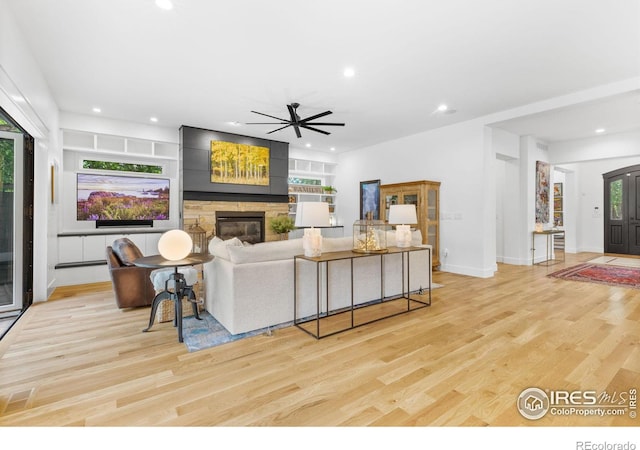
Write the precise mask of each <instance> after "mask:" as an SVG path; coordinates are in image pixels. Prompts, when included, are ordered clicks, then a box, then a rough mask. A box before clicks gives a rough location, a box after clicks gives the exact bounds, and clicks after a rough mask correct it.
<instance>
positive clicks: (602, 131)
mask: <svg viewBox="0 0 640 450" xmlns="http://www.w3.org/2000/svg"><path fill="white" fill-rule="evenodd" d="M604 132H605V129H604V128H598V129H597V130H596V133H604Z"/></svg>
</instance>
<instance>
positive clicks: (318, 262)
mask: <svg viewBox="0 0 640 450" xmlns="http://www.w3.org/2000/svg"><path fill="white" fill-rule="evenodd" d="M420 251H426V252H428V253H429V258H428V261H429V264H428V270H429V282H428V286H427V287H425V288H424V289H421V290H422V291H424V292H420V294H422V295H421V297H428V299H425V298H416V296H415V295H414V296H413V297H412V295H411V284H410V281H411V280H410V268H411V267H410V264H411V257H410V255H411V253H413V252H420ZM431 251H432V250H431V246H427V247H403V248H401V247H390V248H389V249H388V251H386V252H384V253H356V252H352V251H350V250H347V251H341V252H329V253H323V254H322V255H321V256H318V257H307V256H304V255H297V256H294V261H293V262H294V265H293V270H294V308H293V310H294V325H295V326H297V327H298V328H300V329H301V330H303V331H304V332H305V333H307V334H310V335H311V336H313V337H315V338H316V339H321V338H324V337H328V336H331V335H334V334H337V333H341V332H343V331H347V330H350V329H353V328H356V327H359V326H362V325H366V324H369V323H372V322H376V321H378V320H382V319H386V318H389V317H393V316H397V315H399V314H405V313H408V312H410V311H414V310H416V309H421V308H425V307H427V306H430V305H431V285H432V273H431V264H430V261H431ZM393 254H400V255H401V260H402V272H401V277H402V279H401V283H402V289H401V294H400V295H397V296H394V297H389V298H385V297H384V262H385V259H386V257H387V256H388V255H393ZM358 258H380V268H381V270H380V277H379V278H380V279H379V281H380V298H379V299H377V300H372V301H369V302H365V303H362V304H358V305H355V304H354V295H353V279H354V272H353V261H354V260H356V259H358ZM341 260H349V261H350V264H349V267H350V276H351V292H350V297H351V303H350V305H349V306H348V307H346V308H340V309H338V310H335V311H331V310H329V308H328V307H327V311H326V312H321V308H320V303H321V302H320V298H321V286H322V282H321V278H322V276H321V267H322V266H323V265H324V266H325V269H326V270H325V274H326V276H325V277H324V281H325V283H326V292H327V305H328V304H329V298H328V297H329V288H328V286H329V264H331V263H332V262H335V261H341ZM301 263H303V264H304V263H306V264H315V266H316V286H315V287H316V312H315V314H313V315H312V316H311V317H305V318H298V309H297V306H298V295H297V294H298V286H297V284H298V283H299V280H298V264H301ZM405 280H406V290H405ZM427 291H428V296H427ZM405 300H406V302H405ZM398 302H400V303H398ZM392 304H393V305H392ZM375 307H379V308H380V309H381V311H380V315H379V316H378V317H375V318H365V319H364V320H362V321H357V320H356V317H355V314H356V312H358V311H361V310H365V309H368V308H375ZM385 307H386V309H385ZM331 320H333V322H334V323H333V324H330V321H331ZM323 322H325V323H326V324H327V328H328V329H329V330H330V331H328V332H327V333H324V334H322V333H321V332H320V326H321V323H323Z"/></svg>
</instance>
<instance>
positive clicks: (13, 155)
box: [0, 131, 25, 315]
mask: <svg viewBox="0 0 640 450" xmlns="http://www.w3.org/2000/svg"><path fill="white" fill-rule="evenodd" d="M23 144H24V143H23V136H22V134H20V133H12V132H7V131H0V315H2V313H6V312H9V311H15V310H20V309H22V307H23V300H24V299H23V282H24V279H23V275H24V271H23V261H24V248H23V237H24V236H23V230H24V228H25V214H24V209H23V208H24V197H23V195H24V189H23V186H24V184H23V181H24V180H23V174H24V170H23V168H24V145H23Z"/></svg>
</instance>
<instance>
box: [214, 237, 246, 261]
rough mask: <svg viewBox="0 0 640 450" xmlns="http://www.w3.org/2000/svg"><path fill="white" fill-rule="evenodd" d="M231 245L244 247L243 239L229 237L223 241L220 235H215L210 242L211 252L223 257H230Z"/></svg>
mask: <svg viewBox="0 0 640 450" xmlns="http://www.w3.org/2000/svg"><path fill="white" fill-rule="evenodd" d="M229 247H242V241H241V240H240V239H238V238H237V237H233V238H231V239H227V240H226V241H223V240H222V239H220V238H219V237H218V236H215V237H214V238H213V239H211V241H210V242H209V254H211V255H213V256H215V257H217V258H222V259H227V260H228V259H229V250H228V248H229Z"/></svg>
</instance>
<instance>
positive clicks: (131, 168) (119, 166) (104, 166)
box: [82, 159, 162, 174]
mask: <svg viewBox="0 0 640 450" xmlns="http://www.w3.org/2000/svg"><path fill="white" fill-rule="evenodd" d="M82 168H83V169H100V170H118V171H121V172H141V173H159V174H161V173H162V166H151V165H147V164H131V163H120V162H113V161H95V160H91V159H85V160H83V161H82Z"/></svg>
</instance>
